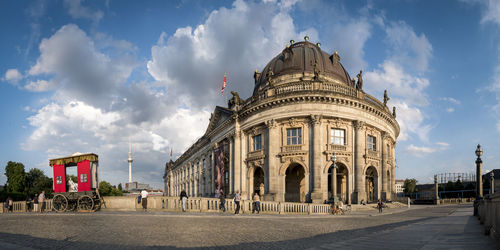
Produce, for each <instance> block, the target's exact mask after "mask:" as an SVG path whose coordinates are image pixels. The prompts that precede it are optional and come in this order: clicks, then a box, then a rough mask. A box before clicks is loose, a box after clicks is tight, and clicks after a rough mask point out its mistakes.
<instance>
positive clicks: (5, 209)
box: [3, 198, 9, 213]
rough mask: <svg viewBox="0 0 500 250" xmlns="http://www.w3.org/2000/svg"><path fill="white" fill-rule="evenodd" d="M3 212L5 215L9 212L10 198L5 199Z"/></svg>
mask: <svg viewBox="0 0 500 250" xmlns="http://www.w3.org/2000/svg"><path fill="white" fill-rule="evenodd" d="M3 212H4V213H7V212H9V198H7V199H5V202H4V204H3Z"/></svg>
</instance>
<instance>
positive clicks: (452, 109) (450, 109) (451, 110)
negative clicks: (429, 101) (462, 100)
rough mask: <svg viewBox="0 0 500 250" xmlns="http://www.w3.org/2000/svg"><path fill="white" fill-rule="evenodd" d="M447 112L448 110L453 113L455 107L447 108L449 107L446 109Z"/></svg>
mask: <svg viewBox="0 0 500 250" xmlns="http://www.w3.org/2000/svg"><path fill="white" fill-rule="evenodd" d="M446 112H448V113H453V112H455V109H454V108H447V109H446Z"/></svg>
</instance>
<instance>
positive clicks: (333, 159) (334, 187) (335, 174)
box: [331, 152, 337, 201]
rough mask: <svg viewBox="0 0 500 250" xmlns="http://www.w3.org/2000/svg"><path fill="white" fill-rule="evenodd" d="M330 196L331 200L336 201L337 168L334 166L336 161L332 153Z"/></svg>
mask: <svg viewBox="0 0 500 250" xmlns="http://www.w3.org/2000/svg"><path fill="white" fill-rule="evenodd" d="M331 160H332V193H333V194H332V195H333V200H334V201H337V166H336V165H335V162H336V161H337V156H336V155H335V152H332V157H331Z"/></svg>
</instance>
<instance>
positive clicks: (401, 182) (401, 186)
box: [395, 180, 405, 194]
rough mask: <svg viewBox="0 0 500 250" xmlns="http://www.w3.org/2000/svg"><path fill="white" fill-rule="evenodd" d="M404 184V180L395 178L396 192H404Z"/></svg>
mask: <svg viewBox="0 0 500 250" xmlns="http://www.w3.org/2000/svg"><path fill="white" fill-rule="evenodd" d="M404 185H405V180H396V186H395V188H396V194H402V193H404V192H405V189H404Z"/></svg>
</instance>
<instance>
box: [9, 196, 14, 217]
mask: <svg viewBox="0 0 500 250" xmlns="http://www.w3.org/2000/svg"><path fill="white" fill-rule="evenodd" d="M13 207H14V201H13V200H12V198H10V197H9V212H11V213H12V211H13Z"/></svg>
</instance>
